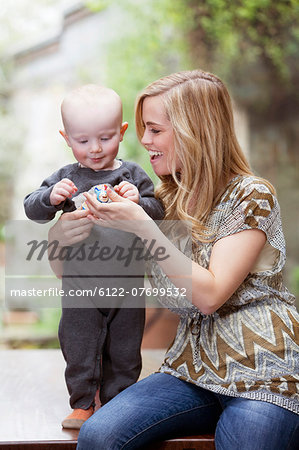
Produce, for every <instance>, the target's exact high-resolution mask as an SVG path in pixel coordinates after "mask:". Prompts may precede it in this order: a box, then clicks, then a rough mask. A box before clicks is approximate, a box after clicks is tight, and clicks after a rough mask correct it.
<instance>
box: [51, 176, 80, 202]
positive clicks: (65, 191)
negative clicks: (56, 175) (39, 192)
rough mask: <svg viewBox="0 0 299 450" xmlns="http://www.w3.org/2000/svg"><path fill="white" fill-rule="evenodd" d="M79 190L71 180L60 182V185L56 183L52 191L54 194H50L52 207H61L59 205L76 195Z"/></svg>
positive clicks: (65, 179)
mask: <svg viewBox="0 0 299 450" xmlns="http://www.w3.org/2000/svg"><path fill="white" fill-rule="evenodd" d="M77 190H78V188H77V187H76V186H75V184H74V183H73V182H72V181H71V180H69V179H68V178H63V179H62V180H61V181H58V183H56V184H55V185H54V187H53V189H52V192H51V194H50V203H51V205H53V206H57V205H59V203H61V202H63V201H64V200H66V199H67V198H68V197H71V196H72V195H73V194H75V192H77Z"/></svg>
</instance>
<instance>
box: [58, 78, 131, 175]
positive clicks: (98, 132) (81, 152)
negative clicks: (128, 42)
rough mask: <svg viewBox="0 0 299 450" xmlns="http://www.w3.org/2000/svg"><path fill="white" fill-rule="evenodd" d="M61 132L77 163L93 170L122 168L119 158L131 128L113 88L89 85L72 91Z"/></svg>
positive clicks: (63, 108) (65, 104) (65, 105)
mask: <svg viewBox="0 0 299 450" xmlns="http://www.w3.org/2000/svg"><path fill="white" fill-rule="evenodd" d="M61 116H62V122H63V126H64V130H61V131H60V133H61V135H62V136H63V137H64V139H65V140H66V142H67V144H68V146H69V147H71V149H72V151H73V154H74V156H75V158H76V159H77V161H78V162H79V163H80V164H81V165H82V166H84V167H88V168H91V169H93V170H110V169H115V168H116V167H117V166H118V163H117V161H115V158H116V156H117V153H118V147H119V143H120V142H121V141H122V140H123V136H124V133H125V131H126V129H127V127H128V124H127V123H126V122H124V123H123V122H122V103H121V99H120V97H119V95H118V94H117V93H116V92H115V91H113V90H112V89H109V88H106V87H103V86H99V85H95V84H87V85H85V86H82V87H79V88H77V89H75V90H73V91H71V92H70V93H69V94H68V95H67V96H66V97H65V98H64V100H63V102H62V105H61Z"/></svg>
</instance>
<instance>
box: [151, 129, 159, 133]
mask: <svg viewBox="0 0 299 450" xmlns="http://www.w3.org/2000/svg"><path fill="white" fill-rule="evenodd" d="M150 131H151V133H153V134H158V133H160V130H156V129H155V128H152V129H151V130H150Z"/></svg>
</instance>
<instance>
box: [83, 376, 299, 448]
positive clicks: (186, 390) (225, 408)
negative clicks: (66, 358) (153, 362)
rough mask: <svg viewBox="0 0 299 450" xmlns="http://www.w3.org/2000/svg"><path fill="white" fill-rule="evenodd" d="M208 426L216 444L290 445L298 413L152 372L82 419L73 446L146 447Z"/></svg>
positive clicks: (298, 437)
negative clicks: (223, 393)
mask: <svg viewBox="0 0 299 450" xmlns="http://www.w3.org/2000/svg"><path fill="white" fill-rule="evenodd" d="M213 432H215V442H216V449H217V450H295V449H298V442H299V416H298V415H296V414H295V413H292V412H290V411H288V410H286V409H283V408H281V407H279V406H276V405H272V404H270V403H266V402H261V401H257V400H248V399H242V398H235V397H228V396H225V395H218V394H214V393H212V392H209V391H207V390H205V389H202V388H200V387H197V386H195V385H194V384H191V383H187V382H185V381H182V380H179V379H177V378H175V377H173V376H171V375H167V374H163V373H155V374H152V375H150V376H149V377H147V378H145V379H143V380H141V381H139V382H138V383H136V384H134V385H132V386H130V387H129V388H127V389H126V390H124V391H122V392H121V393H120V394H118V395H117V396H116V397H114V398H113V399H112V400H111V401H110V402H109V403H107V404H106V405H104V406H103V407H102V408H101V409H99V410H98V411H97V412H96V413H95V414H94V415H93V416H92V417H91V418H90V419H89V420H88V421H87V422H85V423H84V425H83V426H82V428H81V430H80V433H79V438H78V446H77V450H96V449H97V450H120V449H125V450H132V449H145V448H146V446H147V445H148V444H153V443H154V442H155V441H161V440H164V439H170V438H175V437H179V436H182V435H194V434H201V433H213Z"/></svg>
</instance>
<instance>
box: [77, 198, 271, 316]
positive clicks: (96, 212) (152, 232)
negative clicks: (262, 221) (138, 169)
mask: <svg viewBox="0 0 299 450" xmlns="http://www.w3.org/2000/svg"><path fill="white" fill-rule="evenodd" d="M109 196H110V198H111V199H112V200H113V203H108V204H107V203H106V204H99V203H98V202H96V201H95V200H94V199H93V198H92V197H91V196H90V195H88V194H87V195H86V198H87V202H88V208H89V210H90V212H91V213H92V214H90V215H89V216H88V217H89V218H90V220H92V221H93V222H95V223H98V224H99V225H102V226H107V227H112V228H121V229H123V230H125V231H129V232H133V233H135V234H136V235H137V236H139V237H140V238H141V239H142V240H143V242H144V244H145V245H146V246H147V247H148V248H149V249H150V252H151V254H152V255H155V254H156V255H157V254H158V252H159V249H160V250H161V249H163V250H164V256H165V258H160V260H159V261H157V262H158V264H159V265H160V267H161V268H162V270H163V271H164V272H165V274H166V275H167V276H168V278H169V279H170V280H171V281H172V282H173V284H174V285H175V286H176V287H178V288H185V289H186V296H187V298H188V299H189V300H190V301H192V303H193V304H194V305H195V306H196V307H197V308H199V309H200V311H201V312H202V313H204V314H212V313H213V312H215V311H216V310H217V309H218V308H220V306H221V305H223V304H224V303H225V302H226V301H227V300H228V299H229V298H230V297H231V295H232V294H233V293H234V292H235V291H236V289H237V288H238V287H239V286H240V284H241V283H242V282H243V280H244V279H245V278H246V276H247V275H248V273H249V272H250V270H251V268H252V267H253V265H254V263H255V261H256V259H257V258H258V256H259V254H260V252H261V250H262V248H263V246H264V245H265V242H266V235H265V234H264V232H263V231H261V230H257V229H255V230H245V231H241V232H239V233H236V234H234V235H231V236H228V237H225V238H222V239H220V240H219V241H218V242H216V244H215V245H214V247H213V249H212V253H211V258H210V265H209V267H208V269H205V268H203V267H202V266H200V265H199V264H197V263H195V262H194V261H191V260H190V259H189V258H188V257H187V256H186V255H184V254H183V253H182V252H180V251H179V250H178V249H177V248H176V247H175V245H174V244H172V243H171V242H170V241H169V239H168V238H167V237H166V236H165V235H164V234H163V233H162V232H161V230H160V229H159V227H158V226H157V225H156V224H155V222H154V221H153V220H151V219H150V217H149V216H148V215H147V214H146V213H145V211H143V209H142V208H141V207H140V206H139V205H136V204H134V203H133V202H130V201H129V200H127V199H122V198H120V197H119V196H118V195H117V194H116V193H113V192H110V193H109ZM186 268H187V269H186ZM182 269H185V270H182ZM183 272H185V274H183Z"/></svg>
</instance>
